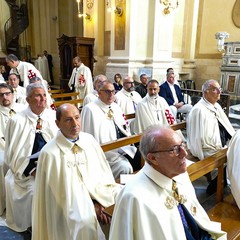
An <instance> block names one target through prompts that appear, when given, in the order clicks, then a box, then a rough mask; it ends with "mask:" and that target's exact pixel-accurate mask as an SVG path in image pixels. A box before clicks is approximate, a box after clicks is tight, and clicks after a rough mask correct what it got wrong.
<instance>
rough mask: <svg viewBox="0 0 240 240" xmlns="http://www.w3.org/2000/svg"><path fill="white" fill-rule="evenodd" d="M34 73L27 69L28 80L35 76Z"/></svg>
mask: <svg viewBox="0 0 240 240" xmlns="http://www.w3.org/2000/svg"><path fill="white" fill-rule="evenodd" d="M36 76H37V75H36V73H35V72H33V70H28V78H29V80H30V79H32V78H33V77H36Z"/></svg>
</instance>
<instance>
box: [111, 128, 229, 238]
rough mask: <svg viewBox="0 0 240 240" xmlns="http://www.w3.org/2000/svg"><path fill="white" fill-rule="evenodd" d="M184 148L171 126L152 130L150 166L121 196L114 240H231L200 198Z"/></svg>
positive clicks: (147, 137) (145, 138)
mask: <svg viewBox="0 0 240 240" xmlns="http://www.w3.org/2000/svg"><path fill="white" fill-rule="evenodd" d="M185 147H186V146H185V143H184V142H182V138H181V137H180V135H178V133H177V132H175V131H173V130H172V129H170V128H168V127H161V126H159V125H153V126H151V127H150V128H148V129H147V130H146V131H145V132H144V133H143V135H142V138H141V141H140V152H141V154H142V157H143V158H144V160H145V165H144V167H143V168H142V170H141V171H140V172H138V173H137V174H136V175H135V176H134V177H133V179H132V180H131V181H130V182H128V183H127V184H126V186H125V187H124V189H123V190H122V191H121V192H120V194H119V195H118V198H117V200H116V204H115V208H114V212H113V218H112V222H111V229H110V237H109V239H114V240H120V239H121V240H142V239H148V240H154V239H206V240H207V239H208V240H210V239H220V238H221V239H226V233H225V232H223V231H221V227H220V225H217V224H216V222H211V221H210V219H209V217H208V215H207V213H206V212H205V210H204V209H203V207H202V206H201V205H200V203H199V201H198V199H197V197H196V194H195V190H194V188H193V186H192V183H191V181H190V179H189V176H188V174H187V172H186V169H187V164H186V156H187V152H186V148H185ZM126 226H127V227H126Z"/></svg>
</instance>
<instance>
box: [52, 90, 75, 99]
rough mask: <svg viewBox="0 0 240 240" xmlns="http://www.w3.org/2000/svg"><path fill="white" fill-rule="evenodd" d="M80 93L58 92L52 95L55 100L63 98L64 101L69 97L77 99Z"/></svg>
mask: <svg viewBox="0 0 240 240" xmlns="http://www.w3.org/2000/svg"><path fill="white" fill-rule="evenodd" d="M78 95H79V93H78V92H71V93H57V94H52V95H51V98H52V99H54V100H56V101H57V100H59V99H60V100H61V101H64V100H69V99H72V98H74V99H76V98H77V96H78Z"/></svg>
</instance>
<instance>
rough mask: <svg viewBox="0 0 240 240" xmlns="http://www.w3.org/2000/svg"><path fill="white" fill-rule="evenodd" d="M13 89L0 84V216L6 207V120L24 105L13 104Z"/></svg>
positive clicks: (24, 106) (23, 107)
mask: <svg viewBox="0 0 240 240" xmlns="http://www.w3.org/2000/svg"><path fill="white" fill-rule="evenodd" d="M13 99H14V95H13V88H12V87H11V86H10V85H8V84H6V83H1V84H0V215H2V214H3V212H4V210H5V207H6V194H5V180H4V179H5V174H6V172H7V170H8V168H7V166H6V164H4V154H3V152H4V148H5V135H4V133H5V129H6V126H7V122H8V120H9V119H10V118H11V117H13V116H14V115H15V114H16V113H17V112H21V111H22V110H23V109H25V108H26V105H23V104H20V103H16V102H14V100H13Z"/></svg>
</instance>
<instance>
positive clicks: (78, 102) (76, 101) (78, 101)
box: [53, 99, 83, 108]
mask: <svg viewBox="0 0 240 240" xmlns="http://www.w3.org/2000/svg"><path fill="white" fill-rule="evenodd" d="M64 103H70V104H73V105H75V106H76V107H78V106H79V104H80V105H82V103H83V99H72V100H63V101H55V102H54V103H53V104H54V106H55V107H56V108H57V107H59V106H60V105H62V104H64Z"/></svg>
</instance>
